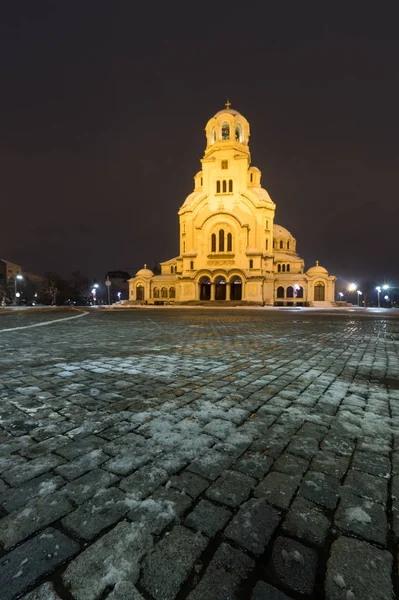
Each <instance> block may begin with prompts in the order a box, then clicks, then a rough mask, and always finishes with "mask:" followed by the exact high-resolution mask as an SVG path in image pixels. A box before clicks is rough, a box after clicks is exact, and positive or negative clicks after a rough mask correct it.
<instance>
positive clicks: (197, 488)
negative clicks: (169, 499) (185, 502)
mask: <svg viewBox="0 0 399 600" xmlns="http://www.w3.org/2000/svg"><path fill="white" fill-rule="evenodd" d="M170 481H171V484H172V486H173V487H175V488H176V489H178V490H180V491H181V492H185V493H186V494H188V495H189V496H191V497H192V498H197V497H198V496H199V495H200V494H202V492H203V491H204V490H206V488H207V487H208V486H209V481H207V480H206V479H204V478H203V477H200V476H199V475H195V473H190V471H183V473H181V474H180V475H173V476H172V477H171V478H170Z"/></svg>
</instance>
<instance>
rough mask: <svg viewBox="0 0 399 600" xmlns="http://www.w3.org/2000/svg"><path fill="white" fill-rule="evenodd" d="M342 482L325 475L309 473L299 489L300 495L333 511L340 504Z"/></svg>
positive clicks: (314, 472)
mask: <svg viewBox="0 0 399 600" xmlns="http://www.w3.org/2000/svg"><path fill="white" fill-rule="evenodd" d="M339 491H340V482H339V480H338V479H335V477H329V476H328V475H324V473H317V472H316V471H309V472H308V473H307V474H306V475H305V477H304V479H303V481H302V483H301V487H300V488H299V495H300V496H303V497H304V498H307V499H308V500H310V501H311V502H315V503H316V504H320V505H321V506H325V507H326V508H328V509H330V510H332V509H334V508H335V507H336V505H337V502H338V495H339Z"/></svg>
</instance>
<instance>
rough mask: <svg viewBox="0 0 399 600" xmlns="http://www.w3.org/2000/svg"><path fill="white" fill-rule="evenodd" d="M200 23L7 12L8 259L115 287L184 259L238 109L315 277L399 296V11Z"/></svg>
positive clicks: (106, 12) (278, 13)
mask: <svg viewBox="0 0 399 600" xmlns="http://www.w3.org/2000/svg"><path fill="white" fill-rule="evenodd" d="M184 6H185V5H182V6H181V7H180V8H179V9H178V8H177V7H176V8H174V7H172V6H169V5H168V6H165V7H164V8H157V9H156V12H155V15H154V14H152V13H154V10H155V9H154V7H151V6H148V7H140V9H139V10H137V9H135V8H134V6H133V4H132V3H129V2H123V1H120V2H118V1H115V2H113V3H109V2H106V1H105V0H98V1H97V2H90V1H82V2H80V3H79V4H71V3H68V5H67V4H63V3H59V4H57V5H54V4H53V3H51V2H48V1H46V2H41V1H38V2H35V3H34V5H33V4H31V3H29V2H20V3H18V5H8V6H6V7H4V8H3V12H2V16H1V30H0V32H1V36H0V48H1V57H0V65H1V73H2V84H3V85H2V95H1V97H0V108H1V114H2V116H3V119H2V121H3V122H2V144H1V162H2V165H3V174H2V184H3V185H2V196H1V198H2V200H1V206H2V211H1V213H0V215H1V217H2V221H3V226H2V228H1V239H0V258H5V259H7V260H10V261H12V262H16V263H18V264H21V265H22V266H23V268H24V270H25V271H28V272H33V273H38V274H43V273H44V272H47V271H55V272H57V273H59V274H60V275H62V276H64V277H65V276H68V275H69V274H70V273H71V272H72V271H76V270H80V271H82V272H83V273H85V274H87V275H88V276H89V278H97V279H99V278H100V277H103V276H104V274H105V273H106V272H107V271H108V270H126V271H128V272H129V273H131V274H132V275H133V274H134V272H135V271H136V270H138V269H139V268H140V267H142V265H143V264H144V263H147V265H148V266H149V267H150V268H151V267H152V266H153V264H154V262H155V261H162V260H167V259H169V258H171V257H173V256H175V255H176V254H177V251H178V217H177V211H178V209H179V207H180V206H181V204H182V203H183V202H184V200H185V198H186V196H187V195H188V194H189V193H190V192H191V191H192V189H193V177H194V175H195V173H196V172H197V171H199V170H200V162H199V160H200V158H201V157H202V155H203V151H204V148H205V135H204V127H205V124H206V122H207V120H208V119H209V118H210V117H211V116H212V115H213V114H214V113H215V112H217V111H218V110H220V109H221V108H222V107H223V106H224V102H225V101H226V99H227V98H230V100H231V102H232V106H233V108H236V109H237V110H239V111H240V112H242V114H243V115H244V116H245V117H246V118H247V119H248V121H249V123H250V126H251V139H250V149H251V155H252V164H254V165H255V166H257V167H258V168H259V169H260V170H261V171H262V184H263V187H265V188H266V189H267V191H268V192H269V193H270V196H271V197H272V199H273V200H274V202H275V203H276V218H275V222H276V223H278V224H280V225H283V226H284V227H286V228H287V229H288V230H290V231H291V232H292V234H293V235H294V237H295V238H296V239H297V249H298V253H299V255H300V256H303V257H304V259H305V264H306V268H309V267H310V266H312V265H313V264H314V262H315V260H319V261H320V264H322V265H323V266H325V267H326V268H327V269H328V270H329V272H330V274H333V275H337V276H338V277H340V278H342V279H343V280H346V281H348V282H350V281H353V280H354V281H361V280H366V279H367V280H373V279H374V280H375V281H376V284H377V283H382V282H384V281H395V280H396V281H398V280H399V273H398V267H397V258H396V253H395V245H394V243H395V240H396V236H397V224H398V220H399V219H398V217H399V210H398V206H397V200H396V185H397V172H398V169H397V167H398V151H397V148H396V143H397V139H398V133H399V117H398V111H397V106H398V100H399V84H398V70H397V56H398V50H399V48H398V46H399V42H398V40H397V33H396V22H397V14H396V12H397V11H396V7H395V8H394V7H392V8H391V9H390V11H388V10H385V12H384V9H379V12H378V13H376V12H375V10H374V9H373V8H371V7H370V9H367V7H364V6H363V7H362V11H361V13H360V12H359V11H358V10H356V9H355V8H354V7H351V6H347V7H345V11H344V12H340V11H339V10H337V9H335V8H334V9H332V8H329V7H321V6H317V7H316V8H312V10H310V9H309V8H308V9H303V8H302V7H300V6H299V5H296V4H292V7H291V9H290V11H288V12H287V9H286V7H284V8H283V7H278V6H273V7H266V6H265V5H260V6H259V7H258V8H257V9H256V10H255V9H254V10H247V11H245V12H243V16H246V17H247V19H248V21H247V23H246V22H245V19H244V21H243V22H242V19H241V16H239V18H238V17H237V14H236V13H237V11H235V10H234V9H233V8H231V9H230V10H226V6H225V5H223V7H221V8H218V7H213V9H212V13H210V12H206V11H205V10H204V16H203V18H201V15H198V14H197V15H196V20H195V19H193V18H192V16H191V14H190V12H191V11H189V10H188V9H187V7H186V8H184ZM196 12H198V11H196ZM237 19H238V20H237ZM234 32H236V35H235V34H234ZM226 39H227V41H226ZM227 42H228V43H227ZM337 291H338V287H337Z"/></svg>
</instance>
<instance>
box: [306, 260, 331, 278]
mask: <svg viewBox="0 0 399 600" xmlns="http://www.w3.org/2000/svg"><path fill="white" fill-rule="evenodd" d="M306 274H307V275H310V276H313V275H328V271H327V269H325V268H324V267H322V266H321V265H319V261H318V260H316V265H315V266H314V267H310V269H308V270H307V271H306Z"/></svg>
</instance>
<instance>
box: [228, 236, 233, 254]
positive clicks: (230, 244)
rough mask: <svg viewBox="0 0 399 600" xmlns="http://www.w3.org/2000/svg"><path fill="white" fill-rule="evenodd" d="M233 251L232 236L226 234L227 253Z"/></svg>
mask: <svg viewBox="0 0 399 600" xmlns="http://www.w3.org/2000/svg"><path fill="white" fill-rule="evenodd" d="M232 250H233V236H232V235H231V233H228V234H227V252H232Z"/></svg>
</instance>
